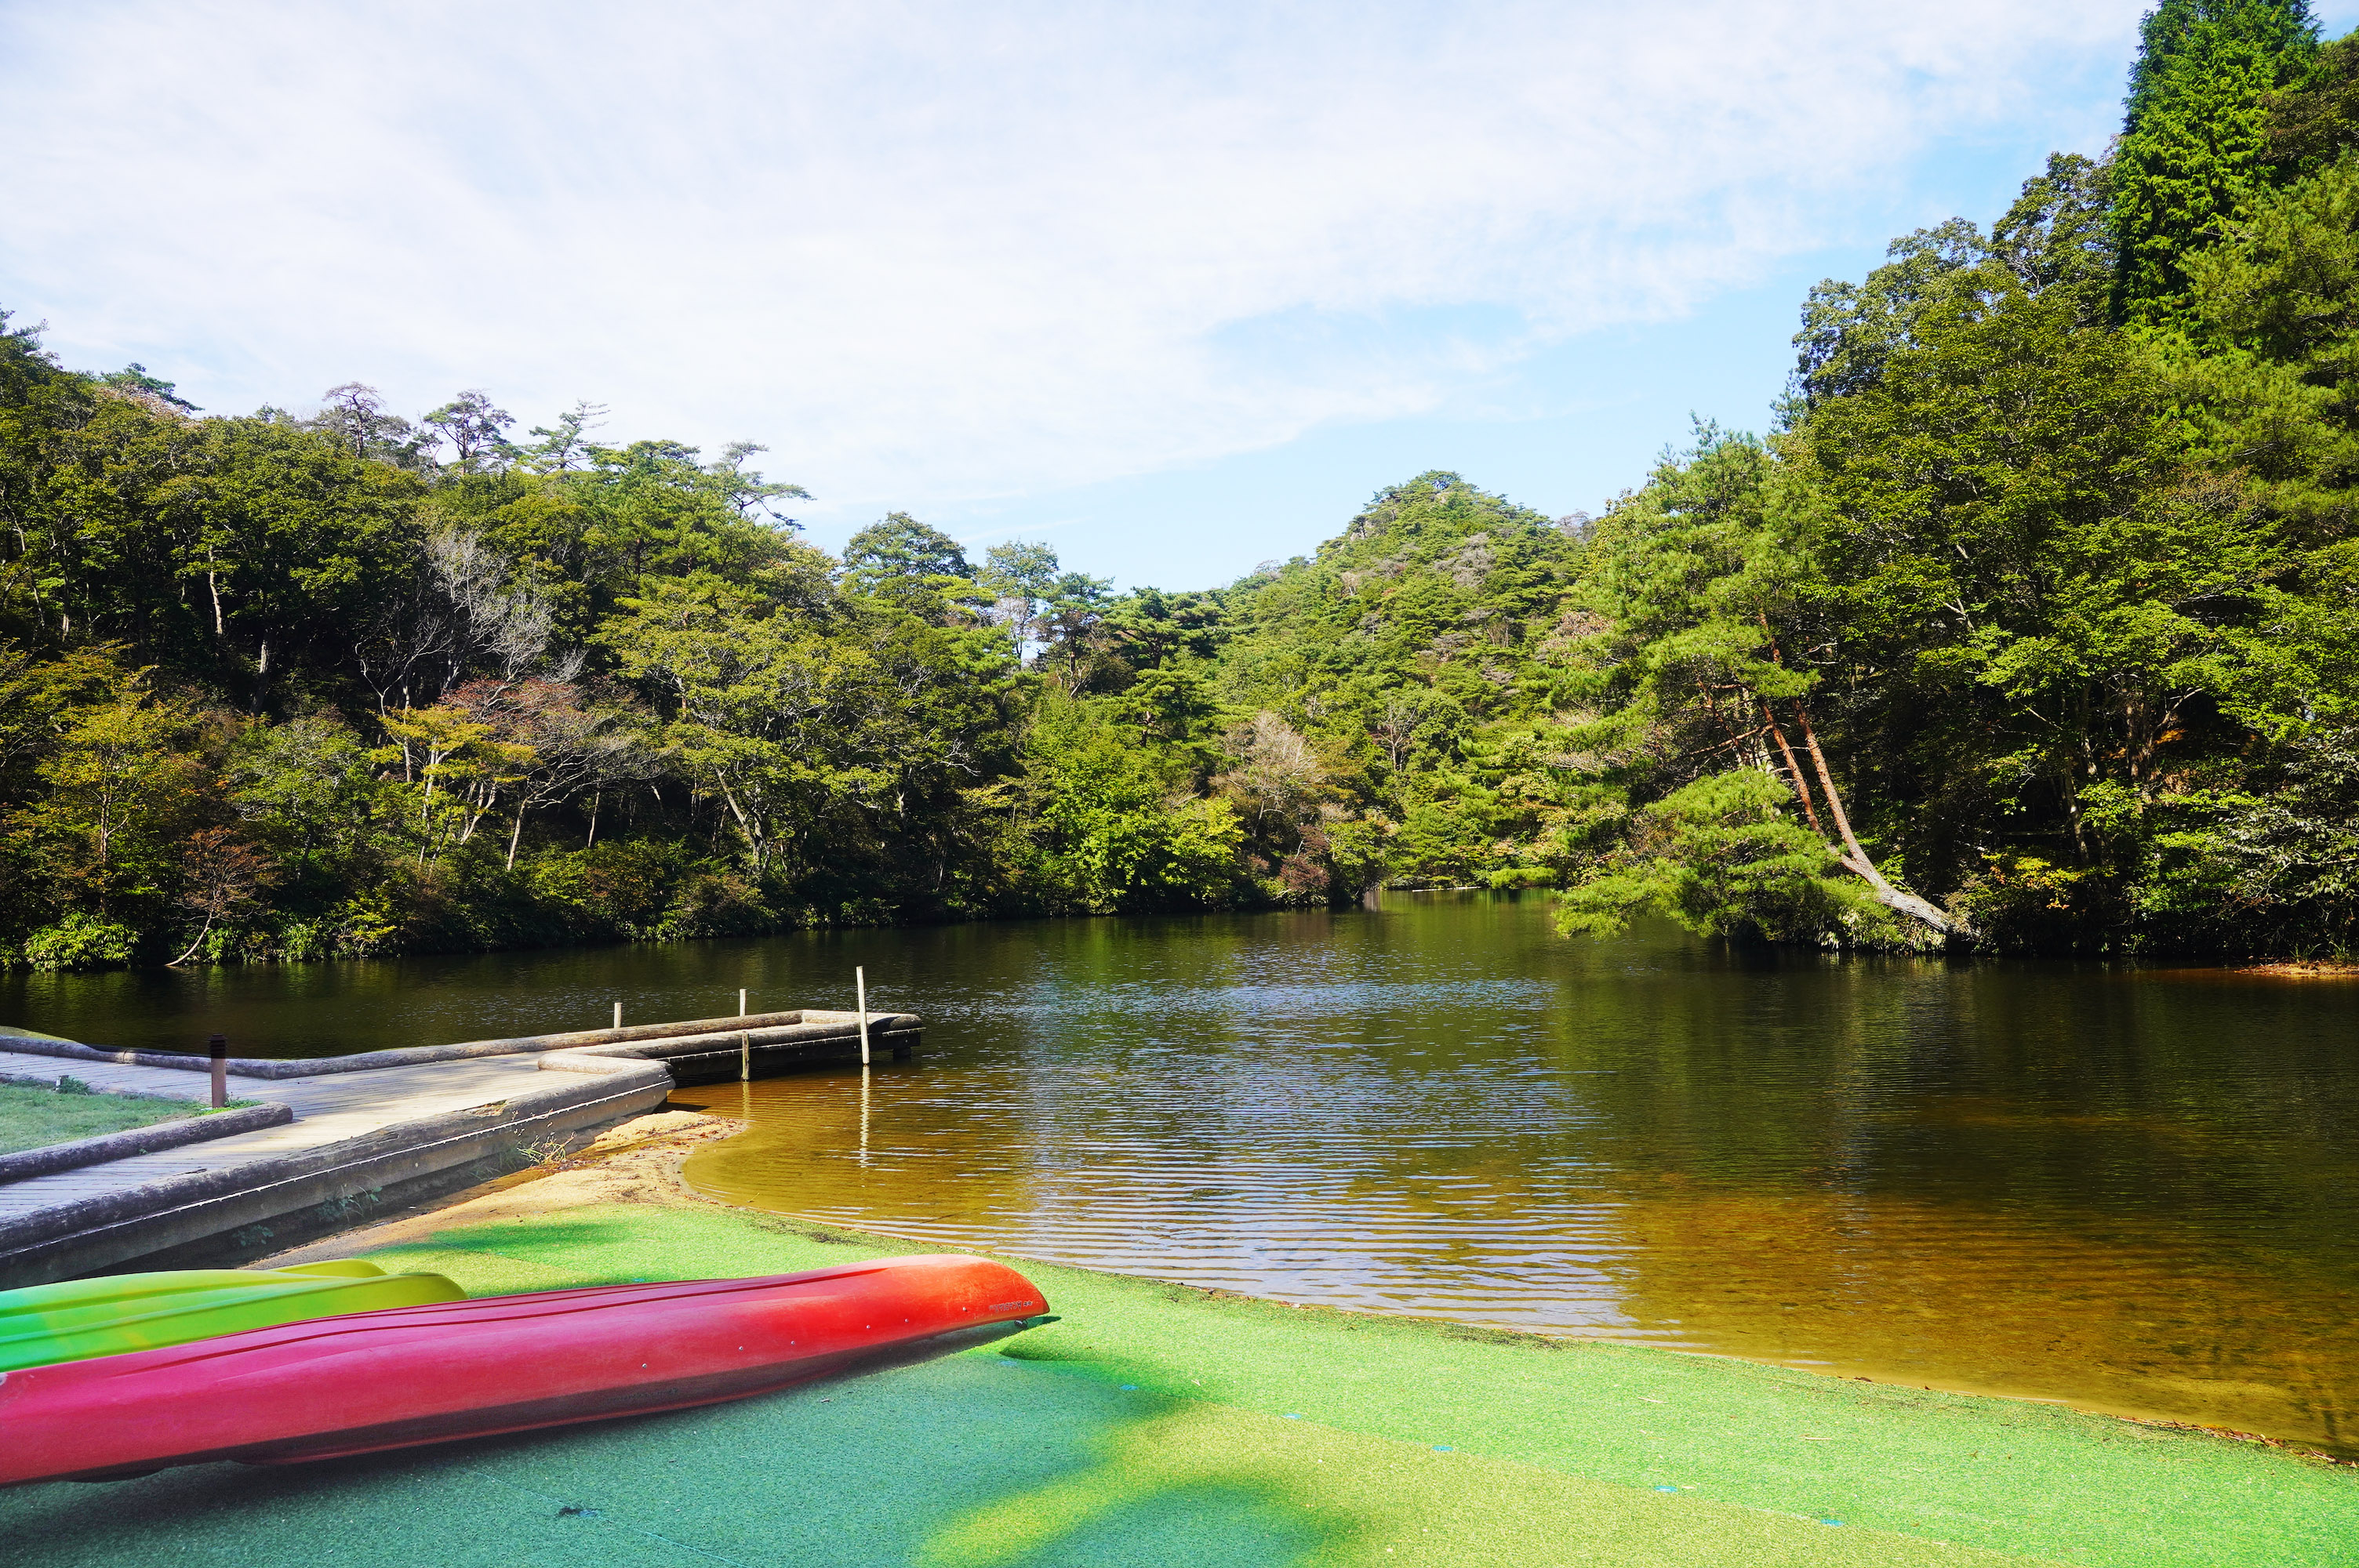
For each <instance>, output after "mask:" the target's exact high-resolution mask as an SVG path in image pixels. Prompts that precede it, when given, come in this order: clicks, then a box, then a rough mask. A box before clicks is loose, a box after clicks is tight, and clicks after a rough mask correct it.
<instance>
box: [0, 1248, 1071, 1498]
mask: <svg viewBox="0 0 2359 1568" xmlns="http://www.w3.org/2000/svg"><path fill="white" fill-rule="evenodd" d="M1048 1310H1049V1306H1048V1303H1047V1302H1046V1301H1045V1300H1044V1299H1042V1297H1041V1295H1040V1292H1038V1290H1037V1289H1035V1288H1034V1287H1033V1285H1032V1284H1031V1282H1030V1281H1027V1280H1026V1279H1025V1278H1024V1276H1022V1275H1021V1274H1019V1273H1017V1272H1016V1271H1015V1270H1013V1269H1010V1268H1008V1267H1007V1266H1006V1265H1005V1264H1002V1263H995V1262H993V1261H991V1260H987V1259H983V1258H965V1257H957V1256H949V1255H942V1256H924V1257H914V1258H894V1259H881V1260H876V1261H874V1262H870V1263H863V1264H855V1265H853V1266H850V1267H846V1268H840V1269H822V1270H817V1271H811V1272H808V1273H800V1274H777V1275H772V1276H769V1277H766V1278H762V1279H752V1280H701V1281H687V1282H680V1283H669V1284H633V1285H604V1286H594V1287H592V1288H589V1289H586V1290H571V1291H549V1292H539V1293H537V1294H533V1295H523V1296H495V1297H490V1298H486V1299H484V1300H480V1301H469V1302H447V1303H437V1304H434V1305H429V1306H418V1307H402V1308H395V1309H391V1310H387V1311H381V1312H365V1313H357V1314H352V1315H349V1316H343V1317H332V1318H322V1319H320V1320H317V1321H314V1322H309V1323H298V1324H288V1325H282V1326H278V1327H272V1328H262V1329H255V1330H252V1331H250V1332H247V1333H243V1334H232V1335H227V1336H223V1337H221V1338H218V1339H208V1340H201V1341H198V1342H196V1343H193V1344H188V1345H179V1346H171V1347H169V1348H167V1349H160V1350H145V1351H138V1352H136V1353H133V1354H130V1355H123V1356H108V1357H100V1358H98V1359H96V1360H87V1361H75V1362H68V1363H65V1364H62V1365H58V1366H49V1367H34V1368H26V1369H23V1370H18V1371H12V1372H8V1373H6V1374H5V1375H0V1486H18V1485H23V1484H26V1483H28V1482H34V1481H66V1480H105V1479H111V1478H115V1477H122V1476H134V1475H142V1474H146V1473H147V1472H149V1471H153V1470H160V1469H164V1468H167V1467H168V1466H171V1465H195V1464H202V1463H205V1462H208V1461H212V1460H223V1459H236V1460H244V1461H245V1462H247V1463H249V1464H288V1463H294V1462H298V1461H303V1460H312V1459H329V1458H335V1457H340V1456H342V1455H347V1454H367V1453H374V1452H377V1451H380V1450H384V1449H389V1448H407V1447H411V1446H414V1445H417V1444H429V1443H442V1442H448V1441H451V1440H452V1439H455V1438H463V1437H488V1436H492V1435H495V1434H497V1433H511V1432H524V1431H530V1430H532V1429H534V1428H537V1427H547V1426H561V1425H568V1424H571V1423H572V1422H585V1421H601V1420H605V1419H608V1418H610V1417H614V1416H622V1415H643V1414H649V1413H653V1412H655V1411H669V1410H679V1409H682V1408H685V1407H688V1406H691V1405H701V1404H711V1403H713V1402H715V1401H718V1400H734V1399H742V1398H745V1397H746V1396H747V1395H751V1394H760V1393H766V1392H769V1391H770V1390H776V1389H781V1388H785V1387H787V1386H788V1385H789V1384H793V1383H799V1382H803V1381H807V1380H809V1379H813V1378H819V1377H824V1376H825V1375H827V1374H828V1373H831V1372H835V1371H840V1370H843V1368H848V1367H850V1366H853V1365H854V1364H856V1363H859V1362H861V1361H864V1360H869V1359H873V1358H875V1357H880V1356H883V1355H886V1354H888V1353H890V1352H893V1351H896V1350H902V1349H907V1348H909V1347H912V1346H919V1345H920V1344H922V1343H923V1342H924V1341H927V1340H931V1339H937V1338H939V1337H940V1336H944V1335H951V1334H957V1333H959V1332H961V1331H962V1330H973V1329H979V1328H987V1327H992V1326H995V1325H1009V1324H1016V1323H1021V1322H1022V1321H1023V1320H1025V1319H1027V1318H1032V1317H1038V1316H1040V1315H1042V1314H1045V1313H1047V1311H1048Z"/></svg>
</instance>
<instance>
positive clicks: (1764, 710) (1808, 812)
mask: <svg viewBox="0 0 2359 1568" xmlns="http://www.w3.org/2000/svg"><path fill="white" fill-rule="evenodd" d="M1761 717H1762V719H1763V720H1764V721H1765V722H1766V723H1767V725H1768V726H1769V733H1770V734H1772V735H1775V736H1776V737H1777V750H1778V751H1780V752H1784V753H1785V755H1786V777H1787V779H1788V782H1789V783H1791V784H1793V786H1794V795H1795V798H1796V799H1798V800H1799V801H1800V802H1801V803H1802V815H1803V816H1807V817H1809V818H1810V831H1811V832H1813V833H1815V834H1817V835H1818V836H1819V837H1820V838H1825V837H1826V836H1827V829H1826V826H1825V825H1824V824H1823V823H1821V821H1820V820H1819V808H1818V807H1817V806H1813V805H1811V804H1810V780H1808V779H1806V778H1804V777H1803V776H1802V764H1801V763H1799V762H1796V761H1795V760H1794V748H1793V747H1792V746H1790V745H1788V743H1787V741H1786V731H1785V730H1781V729H1779V728H1778V726H1777V715H1776V714H1775V713H1772V712H1771V711H1770V710H1769V705H1768V704H1767V703H1766V702H1765V703H1763V704H1762V705H1761Z"/></svg>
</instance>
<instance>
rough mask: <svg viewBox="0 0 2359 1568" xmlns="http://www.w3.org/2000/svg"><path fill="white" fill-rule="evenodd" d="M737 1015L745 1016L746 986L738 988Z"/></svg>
mask: <svg viewBox="0 0 2359 1568" xmlns="http://www.w3.org/2000/svg"><path fill="white" fill-rule="evenodd" d="M737 1016H738V1017H740V1018H743V1017H745V987H744V986H739V987H738V988H737Z"/></svg>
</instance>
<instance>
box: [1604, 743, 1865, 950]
mask: <svg viewBox="0 0 2359 1568" xmlns="http://www.w3.org/2000/svg"><path fill="white" fill-rule="evenodd" d="M1793 804H1794V795H1793V794H1792V792H1791V791H1789V790H1788V789H1787V788H1786V786H1785V785H1784V784H1780V783H1778V782H1777V780H1776V779H1773V778H1771V777H1770V776H1769V775H1768V774H1767V773H1763V772H1761V771H1760V770H1758V769H1755V768H1738V769H1734V770H1731V771H1730V772H1727V773H1710V774H1706V775H1705V776H1704V777H1702V778H1700V779H1697V780H1695V781H1694V782H1693V783H1691V784H1685V785H1683V786H1681V787H1680V788H1679V789H1677V790H1674V791H1673V792H1672V793H1671V794H1669V795H1666V796H1664V797H1663V798H1662V799H1661V800H1658V801H1657V802H1655V803H1654V804H1653V805H1651V806H1647V807H1646V808H1645V809H1644V810H1643V811H1641V812H1639V813H1638V815H1637V816H1636V820H1635V821H1634V823H1633V830H1632V832H1631V835H1630V838H1629V842H1628V847H1627V848H1626V849H1623V850H1622V851H1620V852H1618V853H1616V854H1614V855H1612V856H1609V857H1606V858H1605V859H1603V860H1602V861H1601V862H1600V863H1599V864H1597V865H1595V866H1594V867H1593V869H1592V870H1591V871H1590V872H1589V874H1588V875H1587V876H1586V877H1584V878H1583V880H1582V881H1580V882H1578V883H1576V884H1575V885H1574V886H1572V887H1571V888H1570V889H1568V890H1567V891H1566V892H1565V895H1564V899H1563V901H1562V903H1561V905H1560V912H1559V914H1558V916H1557V925H1558V926H1559V928H1560V929H1561V930H1563V931H1564V932H1566V933H1567V934H1568V935H1612V934H1614V932H1617V931H1619V930H1621V929H1622V928H1623V926H1624V925H1626V924H1627V923H1628V921H1629V920H1630V918H1631V917H1632V916H1633V915H1636V914H1664V915H1669V917H1671V918H1672V919H1674V920H1676V921H1678V922H1679V923H1680V925H1684V926H1686V927H1687V928H1688V929H1689V930H1690V931H1693V932H1695V933H1696V934H1697V935H1702V936H1727V937H1735V938H1738V939H1742V940H1753V941H1760V940H1769V941H1784V942H1810V943H1818V944H1821V945H1824V946H1853V945H1854V944H1856V943H1859V942H1862V941H1863V940H1864V941H1865V942H1866V943H1867V944H1868V945H1874V946H1890V945H1894V944H1895V943H1896V942H1897V940H1898V939H1899V933H1898V932H1897V928H1896V926H1895V925H1894V922H1893V920H1892V918H1891V916H1890V915H1889V914H1888V913H1887V912H1886V910H1884V909H1883V908H1882V907H1881V906H1880V905H1878V904H1877V903H1875V900H1874V899H1873V898H1872V897H1871V896H1870V895H1869V893H1868V891H1867V889H1866V887H1865V885H1864V884H1863V883H1862V882H1860V881H1858V880H1857V879H1855V878H1851V877H1846V876H1843V875H1841V874H1840V873H1839V872H1838V871H1837V869H1836V864H1835V857H1834V854H1833V851H1832V849H1829V847H1828V845H1827V842H1826V840H1825V839H1824V838H1821V837H1820V836H1819V835H1818V834H1816V833H1813V832H1810V830H1808V829H1807V828H1804V827H1799V826H1798V825H1797V824H1796V823H1795V822H1794V821H1793V820H1792V819H1791V817H1790V816H1789V812H1790V808H1791V807H1792V806H1793Z"/></svg>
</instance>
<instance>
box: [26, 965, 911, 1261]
mask: <svg viewBox="0 0 2359 1568" xmlns="http://www.w3.org/2000/svg"><path fill="white" fill-rule="evenodd" d="M919 1028H920V1024H919V1020H918V1019H917V1018H916V1017H914V1016H912V1015H911V1014H908V1013H871V1014H869V1015H868V1034H869V1038H870V1041H871V1042H872V1044H873V1047H874V1050H875V1054H879V1055H885V1056H889V1057H890V1058H892V1059H894V1060H897V1061H899V1060H907V1059H908V1057H909V1056H910V1055H912V1054H914V1053H915V1052H916V1050H917V1048H918V1045H919ZM860 1059H861V1038H860V1015H859V1014H857V1013H853V1012H836V1011H818V1010H806V1011H793V1012H769V1013H757V1014H754V1015H751V1016H741V1017H734V1018H702V1019H691V1020H687V1021H683V1022H672V1023H646V1024H638V1025H635V1026H632V1027H628V1028H620V1029H596V1030H582V1031H575V1032H571V1033H558V1034H540V1035H526V1036H520V1037H516V1038H513V1039H506V1040H473V1041H466V1042H463V1043H461V1044H452V1045H427V1046H419V1047H415V1048H412V1049H406V1050H396V1051H371V1052H366V1053H364V1054H359V1055H353V1056H315V1057H304V1058H298V1059H294V1060H284V1061H274V1060H268V1059H262V1058H240V1057H233V1058H231V1059H230V1061H229V1063H228V1074H229V1086H230V1093H231V1094H232V1095H233V1096H234V1097H235V1098H239V1099H253V1100H261V1101H263V1102H265V1104H266V1105H267V1106H271V1107H277V1108H283V1111H282V1110H271V1111H268V1112H266V1118H267V1119H268V1121H269V1122H270V1123H271V1124H270V1125H261V1126H256V1125H255V1123H257V1122H260V1121H262V1120H264V1119H265V1117H264V1116H246V1117H245V1119H244V1121H243V1122H241V1123H235V1124H233V1123H226V1122H225V1123H223V1131H224V1132H225V1133H226V1134H227V1135H226V1136H219V1137H208V1138H201V1141H195V1140H191V1139H189V1138H187V1137H186V1136H185V1135H184V1134H169V1133H168V1134H165V1135H164V1136H161V1137H158V1136H157V1134H158V1133H159V1132H162V1131H163V1130H164V1129H173V1128H178V1129H184V1130H192V1131H198V1132H200V1134H201V1132H202V1131H210V1130H211V1129H209V1128H205V1127H204V1123H205V1122H209V1121H211V1120H212V1118H204V1119H199V1120H197V1121H195V1122H194V1123H187V1122H182V1123H164V1124H161V1127H159V1128H158V1129H151V1130H142V1131H145V1132H147V1134H148V1136H147V1139H146V1140H145V1141H144V1143H143V1142H142V1141H140V1140H139V1139H138V1138H137V1137H136V1135H124V1134H117V1135H113V1137H112V1138H111V1140H109V1141H107V1143H108V1146H107V1147H106V1148H105V1149H103V1150H99V1149H90V1150H84V1151H76V1150H74V1149H73V1148H72V1147H71V1146H60V1151H59V1152H52V1153H50V1154H49V1157H48V1158H47V1159H45V1160H44V1162H42V1165H41V1173H38V1174H28V1175H26V1176H24V1177H23V1178H22V1179H18V1180H5V1179H0V1289H11V1288H14V1287H16V1286H19V1285H33V1284H46V1283H49V1281H54V1280H65V1279H74V1278H79V1277H81V1276H82V1275H86V1274H99V1273H121V1272H125V1271H136V1270H143V1269H158V1268H174V1267H186V1266H190V1265H194V1264H212V1265H220V1264H226V1263H235V1262H239V1261H243V1260H246V1259H249V1258H254V1257H259V1256H261V1255H263V1254H264V1253H266V1252H271V1251H276V1250H279V1249H284V1248H287V1247H289V1246H292V1245H295V1244H296V1243H298V1242H299V1241H302V1240H304V1239H307V1238H310V1237H314V1236H321V1235H325V1234H328V1233H330V1232H332V1231H335V1230H340V1229H342V1228H345V1227H348V1226H351V1225H353V1224H355V1223H358V1222H359V1221H361V1220H363V1219H365V1218H367V1217H370V1216H372V1215H375V1214H381V1213H387V1212H390V1211H392V1210H394V1209H397V1208H399V1207H401V1206H405V1205H407V1204H410V1203H415V1202H419V1201H423V1200H425V1199H428V1198H430V1197H433V1196H436V1195H440V1194H441V1193H444V1192H449V1191H451V1190H454V1189H456V1188H459V1187H462V1186H466V1185H468V1184H472V1183H473V1182H478V1181H483V1180H486V1179H488V1178H490V1177H491V1176H494V1175H499V1174H504V1173H506V1172H508V1171H512V1170H516V1169H517V1168H519V1167H520V1166H523V1165H526V1164H529V1163H532V1162H535V1161H536V1160H537V1159H538V1158H540V1157H541V1152H543V1151H546V1150H549V1149H551V1148H554V1147H559V1146H562V1145H563V1144H565V1143H568V1142H571V1141H572V1140H574V1139H575V1138H576V1137H578V1136H579V1135H581V1134H583V1133H588V1132H592V1131H594V1130H597V1129H599V1128H602V1127H604V1126H607V1125H609V1124H610V1123H613V1122H616V1121H620V1120H623V1119H626V1118H628V1117H632V1116H637V1115H640V1114H642V1113H644V1112H646V1111H648V1110H652V1109H654V1108H657V1107H658V1106H660V1105H662V1103H663V1102H664V1098H665V1097H666V1096H668V1095H669V1093H670V1092H671V1090H672V1089H673V1087H676V1086H679V1085H683V1084H705V1083H714V1082H720V1081H723V1080H734V1079H736V1078H737V1077H739V1076H741V1075H750V1076H756V1077H769V1076H776V1075H777V1074H780V1073H786V1072H792V1071H797V1070H799V1069H803V1068H809V1067H820V1066H832V1065H846V1064H852V1063H857V1062H858V1061H860ZM211 1068H212V1063H211V1062H210V1061H209V1060H208V1059H207V1058H206V1057H205V1056H201V1055H184V1054H179V1053H174V1052H163V1051H113V1050H107V1049H104V1048H103V1047H99V1046H91V1045H82V1044H71V1043H68V1042H65V1041H58V1040H38V1039H28V1038H22V1037H16V1036H10V1035H5V1034H0V1076H5V1077H9V1078H13V1079H16V1080H17V1081H19V1082H26V1081H37V1080H39V1079H41V1078H43V1077H46V1078H48V1079H49V1081H52V1082H54V1081H55V1080H56V1078H57V1077H58V1076H60V1075H61V1074H65V1073H71V1075H72V1076H75V1077H78V1078H80V1079H82V1081H83V1082H85V1083H88V1084H89V1085H91V1086H92V1087H94V1088H98V1089H101V1090H112V1091H117V1092H120V1091H125V1090H128V1091H132V1092H136V1093H139V1094H148V1095H163V1096H168V1097H172V1098H198V1096H199V1093H200V1091H201V1088H202V1087H204V1086H205V1075H207V1074H209V1073H210V1071H211ZM231 1114H232V1115H233V1116H245V1113H231ZM92 1142H97V1141H95V1140H93V1141H92ZM175 1144H177V1146H173V1145H175ZM82 1153H87V1154H89V1155H90V1156H91V1157H90V1159H89V1160H88V1161H87V1162H84V1161H82V1160H81V1159H80V1158H79V1155H80V1154H82Z"/></svg>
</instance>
